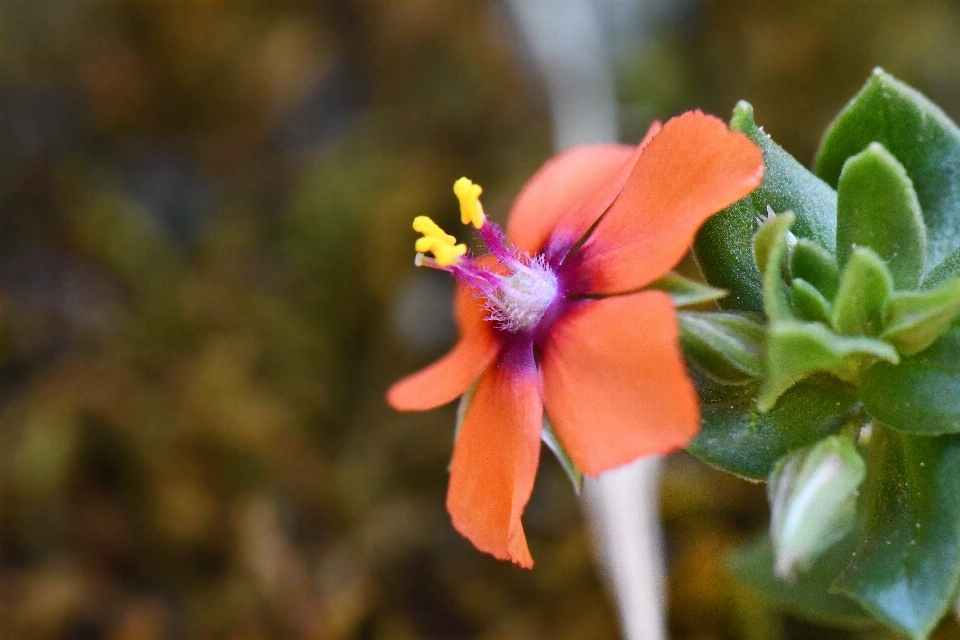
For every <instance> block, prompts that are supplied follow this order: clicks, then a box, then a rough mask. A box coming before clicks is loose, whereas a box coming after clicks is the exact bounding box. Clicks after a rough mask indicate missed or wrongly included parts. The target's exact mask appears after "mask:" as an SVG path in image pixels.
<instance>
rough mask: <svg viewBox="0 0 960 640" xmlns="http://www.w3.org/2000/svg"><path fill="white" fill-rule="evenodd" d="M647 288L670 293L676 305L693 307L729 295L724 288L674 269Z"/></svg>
mask: <svg viewBox="0 0 960 640" xmlns="http://www.w3.org/2000/svg"><path fill="white" fill-rule="evenodd" d="M647 288H648V289H659V290H660V291H663V292H664V293H666V294H667V295H669V296H670V300H671V301H672V302H673V306H675V307H692V306H694V305H698V304H703V303H704V302H714V301H716V300H719V299H720V298H723V297H724V296H726V295H727V292H726V291H724V290H723V289H715V288H713V287H711V286H709V285H706V284H703V283H702V282H696V281H695V280H691V279H689V278H685V277H683V276H681V275H680V274H678V273H674V272H672V271H671V272H670V273H668V274H667V275H665V276H663V277H662V278H660V279H659V280H655V281H654V282H653V283H652V284H649V285H647Z"/></svg>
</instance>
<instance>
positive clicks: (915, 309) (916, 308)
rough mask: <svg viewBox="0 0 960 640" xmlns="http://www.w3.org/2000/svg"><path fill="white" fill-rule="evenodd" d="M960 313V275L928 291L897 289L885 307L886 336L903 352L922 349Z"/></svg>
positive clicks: (937, 336) (941, 333) (885, 338)
mask: <svg viewBox="0 0 960 640" xmlns="http://www.w3.org/2000/svg"><path fill="white" fill-rule="evenodd" d="M958 313H960V278H955V279H953V280H948V281H946V282H944V283H943V284H941V285H940V286H939V287H937V288H936V289H931V290H928V291H904V292H897V293H894V294H893V295H892V296H890V298H889V299H888V300H887V306H886V308H885V309H884V317H885V323H884V330H883V333H881V334H880V338H882V339H883V340H886V341H887V342H889V343H890V344H892V345H893V346H894V347H896V348H897V351H899V352H900V354H901V355H905V356H912V355H913V354H915V353H920V352H921V351H923V350H924V349H926V348H927V347H929V346H930V345H931V344H933V342H934V340H936V339H937V338H939V337H940V336H941V335H943V333H944V332H945V331H946V330H947V329H949V328H950V325H951V324H952V323H953V321H954V319H955V318H956V317H957V314H958Z"/></svg>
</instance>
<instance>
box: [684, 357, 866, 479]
mask: <svg viewBox="0 0 960 640" xmlns="http://www.w3.org/2000/svg"><path fill="white" fill-rule="evenodd" d="M691 373H692V374H693V375H694V380H695V381H697V382H699V384H698V385H697V387H698V390H699V391H700V397H701V400H702V403H703V404H702V407H701V415H702V417H703V428H702V429H701V431H700V434H699V435H698V436H697V438H696V439H695V440H694V441H693V442H692V443H690V445H689V446H688V447H687V450H688V451H689V452H690V453H692V454H693V455H695V456H697V457H698V458H700V459H701V460H703V461H704V462H706V463H707V464H710V465H712V466H715V467H718V468H720V469H723V470H724V471H727V472H729V473H733V474H735V475H738V476H740V477H742V478H747V479H748V480H755V481H759V480H766V478H767V476H768V475H769V474H770V470H771V469H772V468H773V465H774V464H775V463H776V461H777V460H778V459H780V458H781V457H783V456H784V455H786V454H787V453H789V452H790V451H793V450H794V449H796V448H798V447H803V446H806V445H808V444H811V443H814V442H817V441H818V440H821V439H822V438H824V437H826V436H828V435H830V434H832V433H836V432H837V431H839V430H840V428H841V427H843V424H844V423H845V422H846V421H847V419H848V418H849V417H850V416H851V415H852V414H853V413H854V411H855V410H856V407H857V406H858V405H857V401H856V397H855V395H854V392H853V389H852V388H851V387H850V386H849V385H846V384H843V383H840V382H839V381H837V380H833V379H830V378H820V377H814V378H810V379H809V380H805V381H803V382H800V383H798V384H797V385H795V386H794V387H793V388H792V389H790V390H789V391H787V392H786V393H784V394H783V396H782V397H781V398H780V401H779V402H778V403H777V405H776V406H775V407H774V408H773V409H772V410H770V411H768V412H766V413H760V411H759V410H758V409H757V406H756V403H755V401H754V396H755V395H756V391H757V386H758V385H757V384H749V385H744V386H741V387H733V386H729V385H718V384H712V385H711V384H710V383H709V382H705V381H703V380H702V379H700V380H698V372H697V370H696V369H694V370H693V371H692V372H691Z"/></svg>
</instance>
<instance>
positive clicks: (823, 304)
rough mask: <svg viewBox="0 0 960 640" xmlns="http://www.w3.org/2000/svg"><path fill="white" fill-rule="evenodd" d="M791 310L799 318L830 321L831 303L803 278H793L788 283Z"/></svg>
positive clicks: (823, 321)
mask: <svg viewBox="0 0 960 640" xmlns="http://www.w3.org/2000/svg"><path fill="white" fill-rule="evenodd" d="M790 291H791V294H792V295H791V297H792V298H793V310H794V311H795V312H796V315H797V317H799V318H800V319H801V320H809V321H811V322H822V323H824V324H827V323H829V322H830V315H831V305H830V303H829V302H827V299H826V298H824V297H823V294H822V293H820V292H819V291H818V290H817V288H816V287H814V286H813V285H812V284H810V283H809V282H807V281H806V280H804V279H803V278H794V279H793V282H792V283H791V284H790Z"/></svg>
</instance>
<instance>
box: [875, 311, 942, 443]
mask: <svg viewBox="0 0 960 640" xmlns="http://www.w3.org/2000/svg"><path fill="white" fill-rule="evenodd" d="M860 394H861V397H862V398H863V403H864V407H865V408H866V409H867V411H869V412H870V415H872V416H874V417H876V418H877V419H878V420H882V421H883V422H884V423H885V424H887V425H888V426H890V427H892V428H894V429H897V430H899V431H905V432H908V433H919V434H941V433H957V432H960V328H954V329H951V330H950V331H948V332H947V333H945V334H944V335H943V336H941V337H940V339H939V340H937V341H936V342H934V343H933V345H932V346H930V348H928V349H927V350H926V351H921V352H920V353H918V354H916V355H914V356H910V357H909V358H904V359H903V361H902V362H901V363H900V366H897V367H894V366H890V365H887V364H884V363H879V364H877V365H876V366H874V367H873V368H872V369H870V370H869V371H867V373H866V374H865V375H864V377H863V384H862V386H861V389H860Z"/></svg>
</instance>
